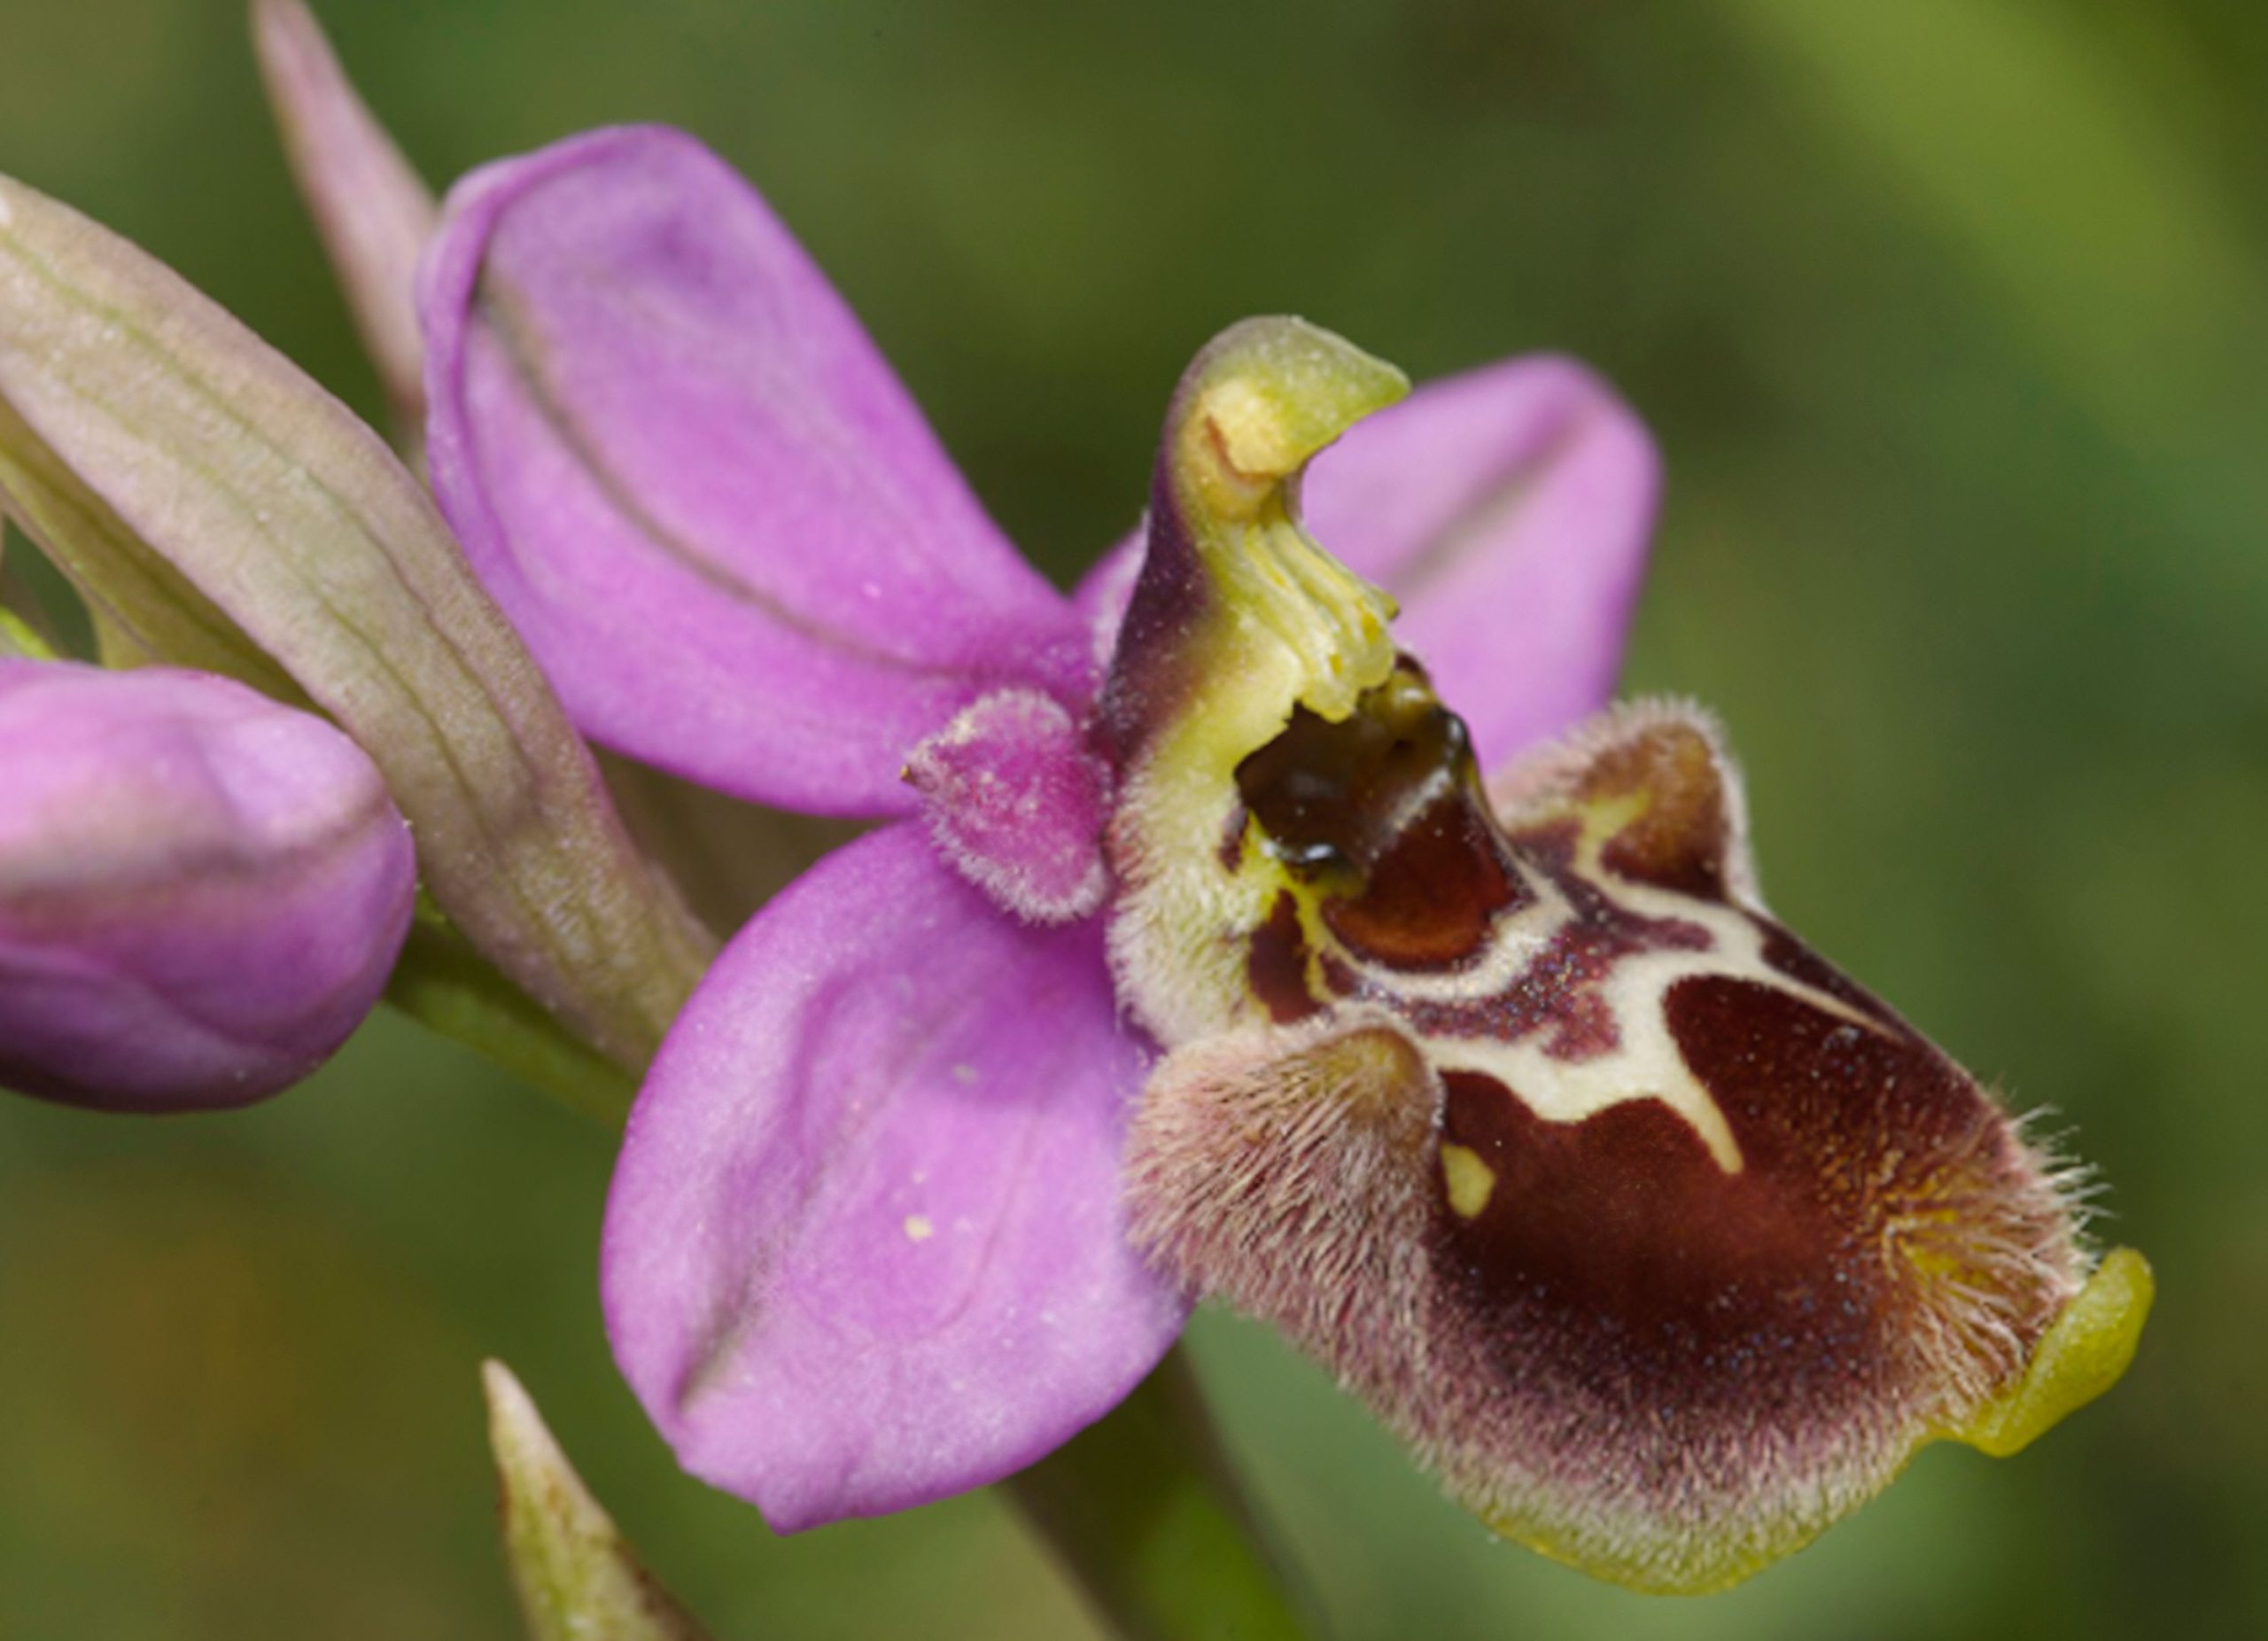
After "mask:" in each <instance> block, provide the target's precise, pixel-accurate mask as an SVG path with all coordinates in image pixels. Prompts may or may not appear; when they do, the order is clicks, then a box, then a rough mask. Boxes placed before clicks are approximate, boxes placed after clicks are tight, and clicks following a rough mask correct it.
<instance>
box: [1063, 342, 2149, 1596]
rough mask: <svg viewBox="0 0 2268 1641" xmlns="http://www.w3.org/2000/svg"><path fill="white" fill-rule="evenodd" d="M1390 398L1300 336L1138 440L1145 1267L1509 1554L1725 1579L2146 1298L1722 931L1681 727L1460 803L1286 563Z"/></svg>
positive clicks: (1233, 345) (1306, 550)
mask: <svg viewBox="0 0 2268 1641" xmlns="http://www.w3.org/2000/svg"><path fill="white" fill-rule="evenodd" d="M1399 387H1400V378H1399V377H1395V376H1394V374H1393V373H1392V372H1391V371H1389V370H1387V369H1386V368H1385V367H1383V366H1379V365H1378V364H1377V363H1376V362H1374V361H1370V360H1368V359H1367V358H1366V357H1365V356H1363V355H1362V354H1359V353H1357V352H1355V350H1354V349H1352V348H1351V347H1349V346H1348V345H1347V344H1345V343H1343V342H1340V341H1339V340H1338V338H1332V337H1329V336H1327V335H1326V334H1325V333H1323V332H1319V331H1314V330H1313V329H1312V328H1311V327H1307V326H1304V325H1301V324H1299V323H1297V322H1293V321H1265V322H1254V323H1252V324H1250V325H1247V326H1243V327H1239V329H1238V330H1236V331H1231V332H1230V333H1228V335H1227V336H1225V337H1224V338H1222V340H1221V341H1219V342H1217V343H1216V344H1215V345H1214V346H1213V347H1211V348H1209V349H1208V350H1207V352H1206V354H1203V355H1201V356H1200V359H1199V361H1198V362H1197V364H1196V365H1194V366H1192V369H1191V371H1190V373H1189V375H1188V377H1186V378H1185V379H1184V384H1183V386H1182V389H1181V391H1180V392H1179V393H1177V396H1176V399H1175V401H1174V407H1173V410H1172V412H1171V414H1170V416H1169V421H1168V425H1167V430H1166V438H1165V443H1164V447H1163V454H1162V455H1161V462H1160V467H1159V474H1158V479H1157V484H1156V486H1155V489H1154V492H1153V510H1152V518H1151V540H1150V550H1151V556H1150V559H1149V561H1148V563H1147V564H1146V566H1145V570H1144V574H1143V579H1142V581H1141V582H1140V583H1139V584H1138V587H1137V590H1136V594H1135V598H1134V603H1133V604H1132V606H1131V608H1130V612H1129V616H1128V619H1127V623H1126V626H1125V630H1124V635H1123V636H1122V641H1121V644H1120V649H1119V650H1118V653H1117V656H1116V658H1115V664H1114V669H1113V673H1112V677H1111V681H1110V685H1109V688H1108V690H1107V695H1106V699H1105V728H1106V731H1107V734H1108V735H1109V736H1110V737H1111V739H1112V742H1113V743H1114V745H1115V750H1116V751H1117V752H1118V755H1119V777H1120V786H1119V792H1118V797H1117V801H1116V806H1115V811H1114V814H1113V818H1112V821H1111V824H1110V831H1109V847H1110V853H1111V860H1112V865H1113V867H1114V869H1115V875H1116V881H1117V889H1116V894H1115V900H1114V902H1113V905H1112V908H1111V942H1112V956H1113V960H1114V963H1115V968H1116V972H1117V976H1118V979H1119V984H1120V988H1121V994H1122V996H1123V997H1124V998H1125V999H1127V1001H1128V1002H1129V1004H1130V1007H1131V1008H1132V1010H1133V1012H1134V1013H1135V1015H1137V1017H1138V1019H1139V1020H1140V1021H1141V1023H1143V1024H1144V1025H1145V1026H1146V1027H1147V1028H1148V1029H1149V1030H1151V1031H1152V1032H1153V1034H1154V1035H1155V1036H1156V1037H1157V1038H1159V1040H1160V1041H1161V1043H1162V1044H1163V1045H1164V1046H1165V1047H1166V1048H1167V1049H1168V1050H1169V1054H1167V1056H1166V1058H1165V1059H1164V1061H1163V1062H1161V1064H1160V1066H1159V1067H1158V1069H1157V1070H1156V1071H1155V1073H1154V1074H1153V1077H1152V1078H1151V1080H1150V1082H1149V1084H1148V1085H1147V1086H1146V1089H1145V1090H1144V1093H1143V1096H1142V1100H1141V1103H1140V1106H1139V1108H1138V1112H1137V1115H1136V1118H1135V1122H1134V1124H1133V1131H1132V1134H1131V1137H1130V1152H1129V1159H1128V1164H1127V1168H1128V1181H1129V1185H1128V1203H1129V1209H1130V1223H1131V1227H1132V1231H1133V1234H1134V1236H1135V1238H1136V1240H1137V1241H1138V1244H1139V1245H1140V1246H1142V1247H1143V1248H1146V1250H1148V1251H1149V1252H1150V1253H1151V1254H1152V1255H1153V1256H1154V1257H1156V1258H1157V1259H1159V1260H1160V1261H1161V1263H1162V1264H1164V1265H1165V1266H1166V1267H1168V1268H1169V1269H1170V1270H1171V1271H1172V1272H1175V1273H1176V1274H1177V1276H1178V1277H1179V1278H1180V1279H1182V1280H1184V1282H1186V1283H1187V1284H1188V1285H1189V1286H1190V1287H1192V1289H1193V1290H1195V1291H1197V1292H1199V1293H1201V1294H1207V1295H1216V1296H1218V1297H1221V1298H1223V1299H1225V1300H1227V1301H1228V1302H1230V1303H1233V1304H1235V1305H1237V1306H1238V1307H1239V1308H1240V1309H1242V1310H1247V1311H1248V1312H1251V1313H1253V1314H1254V1315H1257V1316H1260V1317H1262V1318H1266V1319H1268V1320H1270V1321H1272V1322H1273V1323H1275V1324H1276V1325H1277V1326H1279V1327H1281V1328H1283V1329H1284V1330H1285V1332H1286V1333H1287V1334H1290V1335H1291V1336H1292V1337H1293V1339H1294V1340H1295V1341H1297V1342H1299V1343H1300V1344H1301V1345H1302V1346H1303V1347H1304V1348H1306V1349H1309V1351H1310V1352H1312V1353H1313V1354H1315V1355H1317V1357H1320V1358H1322V1359H1323V1360H1324V1361H1325V1362H1326V1363H1328V1364H1329V1365H1331V1366H1332V1369H1333V1370H1334V1371H1335V1372H1336V1373H1337V1374H1338V1375H1339V1377H1340V1380H1341V1381H1342V1382H1343V1383H1344V1384H1346V1385H1347V1386H1348V1388H1351V1389H1352V1390H1354V1391H1355V1393H1356V1394H1358V1395H1359V1396H1362V1397H1363V1399H1364V1400H1365V1401H1366V1402H1368V1403H1369V1404H1371V1407H1372V1408H1373V1409H1374V1410H1375V1411H1376V1412H1378V1414H1379V1417H1380V1418H1381V1419H1384V1420H1385V1422H1386V1423H1387V1424H1388V1425H1389V1426H1390V1427H1392V1428H1394V1430H1395V1431H1396V1432H1397V1433H1398V1434H1399V1435H1401V1436H1402V1438H1403V1439H1404V1440H1405V1441H1406V1442H1407V1443H1409V1444H1410V1447H1411V1448H1412V1450H1414V1451H1415V1452H1416V1453H1417V1456H1418V1457H1419V1458H1420V1459H1421V1460H1422V1461H1423V1462H1424V1463H1425V1464H1426V1465H1427V1466H1429V1467H1430V1468H1432V1469H1433V1471H1434V1472H1435V1473H1436V1474H1439V1475H1440V1477H1441V1480H1442V1481H1443V1482H1444V1484H1445V1485H1446V1486H1447V1488H1448V1489H1449V1491H1450V1493H1451V1494H1452V1495H1453V1496H1454V1497H1456V1499H1457V1500H1458V1501H1459V1502H1460V1503H1462V1504H1464V1505H1465V1506H1466V1507H1468V1508H1469V1509H1471V1510H1472V1512H1473V1513H1475V1514H1476V1515H1478V1516H1479V1517H1480V1519H1481V1520H1484V1521H1486V1522H1487V1523H1488V1524H1489V1525H1490V1526H1491V1527H1492V1528H1495V1530H1497V1531H1498V1532H1500V1533H1502V1534H1503V1535H1504V1536H1507V1537H1509V1538H1512V1539H1515V1540H1518V1541H1519V1542H1521V1543H1523V1544H1529V1545H1532V1546H1534V1548H1536V1549H1538V1550H1540V1551H1542V1552H1544V1553H1546V1554H1548V1555H1550V1556H1552V1557H1554V1558H1556V1559H1560V1560H1563V1561H1566V1562H1569V1563H1571V1564H1573V1565H1575V1566H1578V1567H1582V1568H1583V1569H1585V1570H1586V1571H1588V1572H1591V1573H1593V1574H1596V1575H1598V1576H1600V1577H1603V1578H1607V1579H1611V1580H1612V1581H1614V1582H1616V1583H1622V1584H1626V1585H1627V1586H1630V1587H1632V1588H1635V1589H1640V1590H1653V1591H1664V1592H1682V1593H1695V1592H1700V1591H1705V1590H1715V1589H1720V1588H1723V1587H1724V1586H1726V1585H1728V1584H1730V1583H1736V1582H1738V1581H1739V1580H1741V1579H1743V1578H1744V1577H1746V1576H1748V1575H1750V1574H1751V1573H1753V1572H1755V1571H1756V1570H1757V1569H1758V1568H1759V1567H1763V1566H1765V1565H1767V1564H1768V1563H1769V1562H1771V1561H1772V1560H1774V1559H1777V1558H1779V1557H1781V1556H1784V1555H1786V1554H1787V1553H1789V1552H1791V1551H1793V1550H1795V1549H1797V1548H1799V1547H1800V1546H1801V1545H1803V1544H1806V1543H1807V1542H1809V1541H1810V1540H1811V1539H1812V1538H1813V1537H1814V1536H1817V1535H1818V1534H1819V1533H1820V1532H1821V1531H1822V1530H1823V1529H1824V1528H1827V1527H1828V1526H1829V1525H1831V1524H1832V1523H1833V1522H1834V1521H1836V1520H1839V1519H1840V1518H1841V1517H1842V1516H1844V1515H1845V1514H1847V1513H1849V1512H1850V1511H1852V1509H1854V1508H1855V1507H1856V1506H1857V1505H1859V1504H1860V1503H1861V1502H1863V1501H1864V1500H1865V1499H1866V1498H1867V1497H1870V1496H1872V1495H1873V1494H1874V1493H1875V1492H1876V1491H1877V1490H1879V1489H1881V1488H1882V1487H1884V1486H1885V1485H1887V1484H1888V1482H1890V1480H1891V1478H1892V1477H1893V1476H1894V1475H1895V1474H1897V1473H1898V1471H1899V1469H1900V1468H1902V1467H1903V1466H1904V1465H1905V1464H1906V1463H1907V1462H1908V1461H1909V1460H1910V1459H1911V1458H1912V1457H1913V1455H1914V1454H1915V1452H1916V1451H1917V1450H1919V1449H1920V1448H1922V1447H1923V1446H1925V1445H1927V1444H1929V1443H1932V1442H1936V1441H1944V1440H1953V1441H1961V1442H1965V1443H1969V1444H1971V1445H1974V1446H1976V1447H1977V1448H1979V1449H1981V1450H1984V1451H1986V1452H1988V1453H1993V1454H2007V1453H2012V1452H2014V1451H2016V1450H2017V1449H2019V1448H2021V1447H2022V1446H2023V1445H2024V1444H2025V1443H2028V1442H2029V1441H2031V1439H2033V1438H2034V1437H2036V1436H2037V1435H2039V1434H2040V1433H2041V1432H2042V1431H2044V1430H2046V1429H2047V1427H2049V1426H2051V1425H2053V1424H2054V1423H2055V1422H2056V1421H2057V1420H2059V1419H2062V1417H2064V1416H2065V1415H2066V1414H2068V1413H2070V1412H2071V1411H2073V1410H2074V1409H2076V1408H2078V1407H2079V1406H2081V1405H2083V1404H2085V1403H2086V1402H2087V1401H2089V1400H2091V1399H2092V1398H2093V1397H2094V1396H2098V1395H2100V1394H2101V1392H2102V1391H2103V1390H2105V1389H2106V1388H2109V1385H2111V1384H2112V1383H2113V1382H2115V1381H2116V1380H2117V1378H2118V1376H2119V1375H2120V1374H2121V1373H2123V1372H2124V1369H2125V1367H2126V1365H2127V1363H2128V1362H2129V1361H2130V1360H2131V1358H2132V1355H2133V1351H2134V1348H2135V1344H2136V1341H2137V1339H2138V1338H2139V1335H2140V1330H2141V1327H2142V1325H2143V1321H2144V1319H2145V1318H2146V1316H2147V1314H2148V1308H2149V1303H2150V1281H2149V1273H2148V1266H2147V1265H2146V1264H2144V1263H2143V1261H2142V1260H2141V1258H2140V1256H2139V1255H2136V1254H2134V1253H2133V1252H2132V1251H2131V1250H2127V1249H2121V1250H2119V1251H2117V1252H2116V1253H2113V1254H2112V1255H2110V1256H2109V1257H2107V1258H2105V1259H2104V1260H2102V1261H2101V1264H2099V1265H2097V1264H2094V1263H2093V1261H2092V1259H2091V1257H2090V1256H2089V1254H2088V1252H2087V1251H2086V1249H2085V1248H2084V1247H2083V1246H2082V1244H2081V1241H2080V1240H2079V1218H2080V1216H2079V1213H2078V1208H2077V1205H2076V1196H2075V1194H2074V1193H2073V1191H2072V1190H2071V1188H2070V1179H2071V1175H2070V1171H2069V1170H2066V1169H2063V1168H2062V1167H2061V1166H2059V1165H2058V1164H2057V1163H2055V1162H2054V1160H2053V1159H2051V1158H2049V1157H2047V1156H2046V1155H2043V1154H2042V1153H2041V1152H2040V1151H2039V1149H2038V1148H2036V1147H2033V1146H2032V1145H2031V1144H2030V1143H2029V1142H2027V1140H2026V1139H2024V1137H2023V1133H2022V1132H2020V1130H2019V1128H2018V1125H2017V1124H2016V1123H2015V1122H2013V1121H2012V1120H2011V1119H2010V1118H2009V1116H2008V1115H2007V1113H2005V1112H2004V1111H2003V1110H2002V1109H2001V1108H2000V1106H1999V1105H1998V1103H1997V1102H1996V1101H1995V1100H1993V1099H1992V1097H1991V1096H1990V1095H1989V1094H1988V1093H1986V1092H1985V1090H1984V1089H1983V1088H1982V1087H1981V1086H1980V1085H1978V1084H1977V1081H1976V1079H1974V1078H1973V1077H1970V1076H1969V1074H1968V1073H1967V1072H1965V1071H1963V1070H1962V1069H1961V1068H1960V1067H1959V1066H1957V1065H1956V1064H1954V1063H1953V1062H1952V1061H1951V1060H1950V1059H1949V1058H1947V1057H1946V1055H1945V1054H1943V1053H1941V1052H1940V1051H1939V1050H1938V1049H1937V1048H1936V1047H1935V1046H1933V1045H1931V1044H1930V1042H1929V1041H1928V1040H1927V1039H1926V1038H1923V1037H1922V1035H1921V1034H1920V1033H1919V1032H1917V1031H1916V1030H1915V1029H1914V1028H1913V1027H1912V1026H1911V1025H1909V1024H1908V1023H1906V1022H1905V1021H1904V1020H1903V1019H1901V1018H1900V1017H1899V1015H1897V1014H1896V1013H1895V1012H1894V1011H1893V1010H1891V1008H1890V1007H1888V1006H1886V1005H1885V1004H1884V1003H1883V1002H1882V1001H1881V1000H1880V999H1876V997H1874V996H1873V995H1872V994H1871V993H1869V992H1867V991H1866V990H1865V989H1864V988H1862V987H1861V986H1860V985H1858V984H1855V983H1854V982H1853V981H1852V980H1851V979H1850V978H1848V977H1847V976H1844V975H1843V974H1841V973H1840V972H1839V971H1838V970H1837V969H1836V968H1834V967H1833V966H1832V965H1831V964H1829V963H1828V962H1827V961H1826V960H1823V959H1822V958H1821V957H1820V956H1819V955H1818V954H1817V953H1814V952H1813V951H1812V950H1811V949H1810V948H1809V947H1808V946H1806V945H1805V944H1804V943H1803V942H1802V941H1801V940H1799V939H1798V937H1796V936H1795V935H1794V934H1792V933H1791V932H1790V930H1788V929H1786V928H1785V927H1783V925H1781V924H1780V923H1779V922H1776V921H1775V919H1773V918H1772V917H1771V915H1770V914H1768V913H1767V911H1766V910H1765V909H1764V907H1763V906H1762V904H1761V902H1760V900H1759V898H1758V896H1757V893H1756V890H1755V875H1754V872H1753V869H1752V867H1751V862H1750V860H1749V858H1748V851H1747V840H1746V836H1745V821H1744V814H1745V805H1744V800H1743V797H1742V794H1741V791H1740V789H1739V784H1738V778H1737V775H1736V772H1735V769H1734V766H1733V765H1732V763H1731V760H1730V758H1729V755H1728V752H1727V751H1726V750H1725V747H1724V744H1723V740H1722V737H1721V735H1720V732H1719V731H1718V729H1717V727H1716V726H1715V725H1714V723H1713V721H1711V720H1710V719H1708V718H1707V717H1706V716H1705V714H1702V713H1700V712H1697V711H1695V710H1693V709H1690V708H1687V707H1683V706H1678V705H1674V704H1640V705H1637V706H1634V707H1628V708H1623V709H1619V710H1617V711H1614V712H1608V713H1605V714H1603V715H1602V716H1601V717H1599V718H1598V719H1595V720H1593V721H1592V722H1590V723H1589V724H1588V725H1586V726H1584V727H1581V728H1579V729H1578V730H1577V731H1575V732H1574V733H1573V735H1570V736H1569V737H1568V738H1567V739H1566V740H1565V742H1564V743H1560V744H1557V745H1555V746H1552V747H1548V748H1543V749H1539V750H1537V751H1534V752H1532V753H1530V754H1529V755H1527V757H1526V758H1524V759H1523V760H1522V761H1521V762H1520V763H1519V764H1518V766H1515V767H1514V768H1512V769H1511V770H1509V771H1499V772H1494V774H1490V775H1489V776H1488V777H1487V779H1484V772H1482V771H1481V770H1480V769H1479V768H1477V767H1476V764H1475V758H1474V755H1473V751H1472V745H1471V742H1470V738H1469V737H1468V735H1467V734H1466V732H1465V728H1464V724H1463V722H1462V721H1461V720H1460V719H1458V717H1457V716H1456V713H1455V712H1453V711H1451V710H1450V708H1449V705H1448V704H1444V703H1443V701H1442V700H1441V698H1440V697H1439V696H1438V695H1437V693H1436V691H1435V688H1434V686H1433V681H1431V680H1430V679H1429V677H1428V676H1427V674H1426V673H1425V669H1424V667H1423V666H1422V665H1420V663H1419V661H1418V659H1417V658H1414V657H1410V656H1408V655H1403V654H1400V653H1398V652H1397V651H1396V650H1395V649H1394V647H1393V644H1392V642H1391V640H1390V639H1389V637H1388V636H1387V633H1386V620H1387V618H1388V615H1389V613H1390V611H1391V605H1390V603H1388V602H1387V600H1386V596H1385V595H1383V594H1382V593H1379V592H1378V591H1377V590H1376V589H1373V588H1371V587H1367V586H1365V585H1364V584H1363V582H1361V581H1360V580H1359V579H1356V578H1355V577H1354V576H1352V575H1350V574H1349V573H1348V572H1347V571H1346V570H1344V569H1343V568H1341V567H1340V566H1339V565H1337V564H1334V563H1333V562H1332V560H1331V558H1330V557H1329V556H1328V555H1327V554H1326V553H1324V551H1323V549H1322V548H1320V547H1318V546H1317V544H1316V543H1315V542H1313V541H1310V540H1309V539H1308V537H1307V536H1306V535H1305V533H1303V531H1302V529H1301V525H1300V522H1299V514H1298V505H1297V502H1298V494H1297V482H1296V481H1297V476H1298V472H1299V471H1300V467H1301V463H1304V462H1305V461H1306V460H1307V459H1308V457H1309V456H1310V455H1313V454H1314V452H1315V451H1316V450H1317V449H1318V448H1320V447H1322V446H1323V445H1324V443H1326V442H1327V441H1328V440H1329V439H1330V438H1332V437H1333V436H1335V434H1336V433H1337V432H1339V431H1340V430H1341V429H1342V428H1343V427H1344V426H1345V425H1346V424H1347V422H1348V420H1351V419H1352V417H1353V416H1356V415H1359V414H1362V413H1363V411H1364V410H1365V409H1366V408H1370V407H1372V406H1374V405H1377V404H1382V403H1384V402H1386V401H1388V400H1390V399H1391V398H1392V397H1394V395H1395V393H1398V392H1399Z"/></svg>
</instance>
